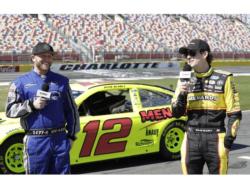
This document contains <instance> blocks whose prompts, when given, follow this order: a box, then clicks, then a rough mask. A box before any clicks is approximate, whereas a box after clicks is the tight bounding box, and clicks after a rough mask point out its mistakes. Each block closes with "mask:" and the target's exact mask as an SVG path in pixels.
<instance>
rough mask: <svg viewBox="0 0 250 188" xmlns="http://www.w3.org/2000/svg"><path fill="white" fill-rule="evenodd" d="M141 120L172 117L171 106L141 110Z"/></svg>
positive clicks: (157, 119)
mask: <svg viewBox="0 0 250 188" xmlns="http://www.w3.org/2000/svg"><path fill="white" fill-rule="evenodd" d="M139 113H140V116H141V121H142V122H143V123H144V122H146V121H159V120H162V119H167V118H171V117H172V112H171V110H170V108H161V109H154V110H147V111H140V112H139Z"/></svg>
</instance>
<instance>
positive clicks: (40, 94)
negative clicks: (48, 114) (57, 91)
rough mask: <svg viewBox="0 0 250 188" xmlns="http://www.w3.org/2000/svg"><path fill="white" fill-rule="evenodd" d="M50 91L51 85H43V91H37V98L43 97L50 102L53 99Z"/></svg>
mask: <svg viewBox="0 0 250 188" xmlns="http://www.w3.org/2000/svg"><path fill="white" fill-rule="evenodd" d="M48 91H49V84H48V83H44V84H43V85H42V89H41V90H40V89H39V90H37V93H36V96H37V97H42V98H45V99H47V100H50V97H51V93H50V92H48Z"/></svg>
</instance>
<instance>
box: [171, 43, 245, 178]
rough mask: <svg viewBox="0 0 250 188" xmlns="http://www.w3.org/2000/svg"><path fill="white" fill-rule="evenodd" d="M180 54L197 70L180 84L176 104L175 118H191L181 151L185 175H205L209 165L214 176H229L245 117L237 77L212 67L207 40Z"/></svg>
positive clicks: (186, 48) (174, 99) (182, 50)
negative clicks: (234, 145)
mask: <svg viewBox="0 0 250 188" xmlns="http://www.w3.org/2000/svg"><path fill="white" fill-rule="evenodd" d="M179 53H180V54H183V55H184V56H185V57H186V58H187V64H188V65H189V66H191V67H192V68H193V70H194V72H193V75H192V77H191V79H190V81H189V82H188V83H187V82H181V81H180V80H179V81H178V84H177V89H176V92H175V97H174V98H173V101H172V111H173V116H174V117H180V116H183V115H187V116H188V121H187V127H186V133H185V136H184V140H183V143H182V148H181V165H182V172H183V174H202V173H203V167H204V164H205V163H206V164H207V166H208V170H209V173H210V174H227V169H228V153H229V150H230V149H231V147H232V144H233V142H234V140H235V138H236V134H237V129H238V127H239V125H240V120H241V116H242V115H241V110H240V104H239V94H238V92H237V90H236V88H235V84H234V81H233V76H232V74H231V73H229V72H225V71H219V70H214V69H213V68H212V67H211V66H210V64H211V62H212V59H213V56H212V54H211V52H210V47H209V45H208V44H207V42H206V41H204V40H200V39H194V40H192V41H191V42H190V43H189V44H188V46H187V47H182V48H180V49H179ZM226 115H227V116H228V122H227V129H226V128H225V123H224V121H225V117H226Z"/></svg>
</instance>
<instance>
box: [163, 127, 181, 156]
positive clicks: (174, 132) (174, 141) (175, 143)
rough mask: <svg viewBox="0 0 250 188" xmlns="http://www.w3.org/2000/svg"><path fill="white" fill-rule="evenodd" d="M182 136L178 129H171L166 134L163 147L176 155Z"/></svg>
mask: <svg viewBox="0 0 250 188" xmlns="http://www.w3.org/2000/svg"><path fill="white" fill-rule="evenodd" d="M183 137H184V134H183V131H182V130H181V129H180V128H176V127H175V128H172V129H170V130H169V131H168V132H167V135H166V137H165V138H166V139H165V146H166V148H167V149H168V151H170V152H171V153H177V152H179V151H180V149H181V143H182V140H183Z"/></svg>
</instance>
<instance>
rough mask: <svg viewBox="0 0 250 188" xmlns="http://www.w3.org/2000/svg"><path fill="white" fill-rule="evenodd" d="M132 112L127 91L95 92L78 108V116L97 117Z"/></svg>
mask: <svg viewBox="0 0 250 188" xmlns="http://www.w3.org/2000/svg"><path fill="white" fill-rule="evenodd" d="M132 111H133V110H132V105H131V99H130V96H129V92H128V90H112V91H100V92H96V93H94V94H93V95H91V96H89V97H88V98H87V99H86V100H85V101H84V102H83V103H82V104H81V105H80V107H79V114H80V116H86V115H91V116H98V115H108V114H117V113H125V112H132Z"/></svg>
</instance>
